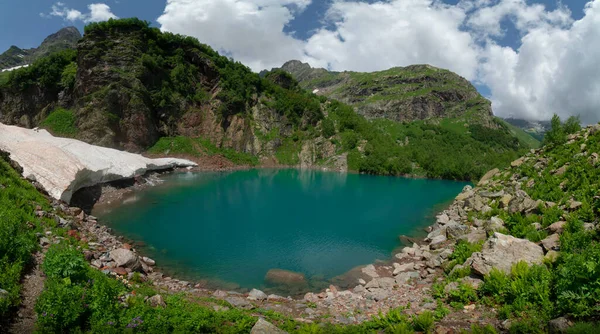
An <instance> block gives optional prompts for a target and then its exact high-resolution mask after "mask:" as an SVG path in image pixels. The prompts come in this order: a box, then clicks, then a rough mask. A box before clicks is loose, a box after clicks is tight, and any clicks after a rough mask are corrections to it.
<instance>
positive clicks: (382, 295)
mask: <svg viewBox="0 0 600 334" xmlns="http://www.w3.org/2000/svg"><path fill="white" fill-rule="evenodd" d="M391 295H392V291H391V290H387V289H372V290H370V293H369V294H368V296H369V297H371V298H373V299H374V300H375V301H381V300H384V299H386V298H388V297H389V296H391Z"/></svg>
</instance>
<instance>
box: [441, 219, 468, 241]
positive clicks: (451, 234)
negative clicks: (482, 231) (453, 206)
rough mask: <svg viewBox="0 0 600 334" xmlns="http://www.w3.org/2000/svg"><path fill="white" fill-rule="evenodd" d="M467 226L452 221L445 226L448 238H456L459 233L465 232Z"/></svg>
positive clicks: (466, 231)
mask: <svg viewBox="0 0 600 334" xmlns="http://www.w3.org/2000/svg"><path fill="white" fill-rule="evenodd" d="M468 232H469V227H468V226H467V225H463V224H459V223H454V224H448V225H447V226H446V235H447V237H448V238H449V239H457V238H458V237H460V236H461V235H464V234H467V233H468Z"/></svg>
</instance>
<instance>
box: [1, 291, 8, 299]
mask: <svg viewBox="0 0 600 334" xmlns="http://www.w3.org/2000/svg"><path fill="white" fill-rule="evenodd" d="M8 295H9V293H8V291H6V290H4V289H0V298H8Z"/></svg>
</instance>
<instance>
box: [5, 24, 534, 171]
mask: <svg viewBox="0 0 600 334" xmlns="http://www.w3.org/2000/svg"><path fill="white" fill-rule="evenodd" d="M59 35H60V34H59ZM49 39H50V40H56V38H49ZM302 66H303V68H305V69H306V66H304V65H302ZM286 68H288V69H289V68H290V66H286ZM315 73H317V74H315ZM322 73H324V72H323V71H321V70H312V69H310V68H308V72H307V74H306V75H305V76H304V75H300V77H301V79H303V80H304V78H305V77H307V78H313V77H314V76H315V75H317V76H320V75H322ZM386 73H387V74H386ZM327 75H333V76H336V78H337V79H335V80H338V79H339V78H342V79H341V81H340V80H338V81H339V82H338V84H340V85H338V86H336V87H338V88H340V89H341V88H343V89H342V90H344V91H348V92H350V91H351V92H355V93H356V94H354V93H353V94H354V95H352V96H354V97H353V98H350V99H349V98H348V96H350V95H348V96H346V95H343V96H342V95H335V94H333V95H331V94H330V95H329V96H333V97H339V98H341V99H342V100H346V101H348V102H350V103H353V104H354V105H355V106H357V105H361V104H364V105H365V108H366V109H364V110H367V109H368V108H371V107H373V106H375V105H376V104H371V102H369V101H370V100H369V99H375V100H378V99H379V100H378V101H385V102H382V103H384V104H386V105H388V104H390V103H391V104H395V105H397V108H396V107H394V108H396V109H394V110H400V109H401V110H404V109H402V108H404V107H402V108H400V107H398V106H399V104H398V103H400V104H406V103H408V104H407V105H410V106H417V105H419V106H420V107H418V108H417V107H415V108H413V109H410V108H412V107H410V108H409V109H410V110H411V111H410V112H408V113H406V112H404V111H402V112H400V113H398V112H396V113H395V114H394V115H392V114H393V113H392V114H389V115H388V116H389V117H388V116H385V117H383V118H376V117H371V116H373V115H376V114H378V113H379V114H380V115H383V114H382V111H381V110H383V109H381V110H380V111H373V112H368V113H365V115H367V116H368V117H367V118H375V119H374V120H372V121H371V120H369V119H367V118H365V117H363V116H361V115H358V114H357V113H356V112H355V111H354V110H353V108H351V107H349V106H348V105H346V104H344V103H342V102H339V101H336V100H332V99H328V98H327V97H325V96H319V95H315V94H313V93H312V92H309V91H306V90H305V89H304V88H302V87H303V86H304V87H306V81H302V82H301V83H300V84H298V82H297V81H296V80H295V79H294V78H293V77H292V76H291V75H290V74H289V73H287V72H285V71H281V70H274V71H270V72H267V73H263V76H259V75H258V74H256V73H253V72H252V71H250V69H248V68H247V67H245V66H244V65H242V64H240V63H238V62H234V61H232V60H230V59H228V58H226V57H223V56H221V55H219V54H218V53H217V52H215V51H214V50H212V49H211V48H210V47H208V46H206V45H203V44H201V43H200V42H198V41H197V40H195V39H193V38H190V37H185V36H180V35H173V34H170V33H163V32H161V31H160V30H158V29H156V28H150V27H149V23H148V22H143V21H140V20H137V19H123V20H110V21H108V22H103V23H93V24H90V25H88V26H87V27H86V28H85V36H84V37H83V38H82V39H81V40H79V42H78V43H77V49H76V50H64V51H61V52H58V53H53V54H51V55H50V56H48V57H44V58H41V59H39V60H38V61H36V62H34V63H32V64H31V66H29V67H27V68H23V69H20V70H16V71H13V72H11V75H10V77H9V78H8V79H7V80H6V81H5V82H3V81H2V80H0V122H3V123H5V124H13V125H19V126H22V127H28V128H32V127H36V126H40V127H43V128H45V129H48V130H49V131H50V132H51V133H53V134H55V135H59V136H68V137H72V138H75V139H79V140H82V141H84V142H87V143H90V144H95V145H100V146H105V147H110V148H117V149H124V150H127V151H131V152H145V151H148V150H149V151H150V152H152V153H153V154H158V155H161V154H165V153H169V154H181V155H185V156H188V157H189V156H194V157H197V156H206V155H209V156H211V155H223V156H225V157H226V158H227V159H229V160H232V161H234V162H236V163H244V164H247V163H252V164H256V163H259V161H262V162H264V163H269V164H283V165H294V166H302V167H312V166H322V167H326V168H333V169H337V170H356V171H361V172H365V173H373V174H391V175H415V174H416V175H421V176H428V177H435V178H439V177H442V178H450V179H471V178H474V177H475V178H477V177H479V176H480V175H481V174H482V173H483V172H485V171H486V170H488V169H489V168H490V167H494V166H502V165H506V164H508V163H509V162H510V161H512V160H513V159H514V158H515V157H516V156H518V154H519V151H520V150H523V149H525V148H528V147H530V144H529V143H528V142H526V141H523V140H522V139H521V138H517V137H518V136H516V135H515V133H513V132H512V131H511V130H510V129H509V128H508V127H506V126H505V125H503V124H502V123H501V122H499V121H498V120H497V119H495V118H493V117H492V116H491V114H490V112H489V103H488V101H487V100H485V99H483V98H481V97H480V96H479V95H478V94H477V92H476V91H475V90H474V89H473V87H472V86H471V85H470V84H469V83H468V82H467V81H466V80H464V79H462V78H459V77H457V76H456V75H454V74H451V73H450V72H448V71H445V70H439V69H434V68H431V67H427V66H415V67H409V68H406V69H391V70H389V71H386V72H381V73H378V74H357V73H350V72H348V73H344V74H339V75H338V74H335V75H334V74H327ZM361 76H363V77H364V78H363V77H361ZM360 78H362V79H361V80H362V81H361V80H358V79H360ZM0 79H2V78H0ZM363 79H364V80H363ZM311 80H312V79H311ZM319 80H321V79H319ZM356 80H358V81H356ZM321 81H322V80H321ZM341 82H345V83H344V84H343V85H341ZM319 87H320V89H323V90H324V91H327V89H328V88H327V87H329V86H327V85H321V84H320V86H319ZM336 89H337V88H336ZM399 89H401V90H405V93H406V94H407V95H406V96H409V97H410V98H409V99H397V98H396V97H398V96H399V95H398V94H395V93H393V92H397V91H398V90H399ZM332 92H333V91H332ZM403 94H404V93H403ZM423 94H425V95H423ZM417 95H418V96H417ZM402 96H404V95H402ZM424 96H425V97H426V98H425V97H424ZM413 97H414V98H413ZM430 97H431V98H430ZM380 98H381V99H380ZM388 98H389V99H388ZM421 98H423V99H424V100H423V99H422V100H419V99H421ZM419 101H421V102H419ZM377 103H379V102H377ZM386 108H387V107H386ZM398 108H400V109H398ZM361 110H362V109H361ZM369 110H370V109H369ZM373 110H375V109H373ZM378 110H379V109H378ZM386 110H387V109H386ZM390 110H391V109H390ZM383 113H387V111H385V112H383ZM415 119H428V120H431V121H428V122H420V123H419V122H413V123H407V122H404V123H402V122H397V121H409V120H415ZM486 129H488V130H489V131H488V130H486ZM433 152H435V154H432V153H433Z"/></svg>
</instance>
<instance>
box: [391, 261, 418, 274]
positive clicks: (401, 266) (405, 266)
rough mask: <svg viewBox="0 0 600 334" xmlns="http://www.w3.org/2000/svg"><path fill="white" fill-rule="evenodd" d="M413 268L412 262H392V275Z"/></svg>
mask: <svg viewBox="0 0 600 334" xmlns="http://www.w3.org/2000/svg"><path fill="white" fill-rule="evenodd" d="M413 269H415V264H414V262H410V263H405V264H398V263H394V275H398V274H399V273H401V272H404V271H410V270H413Z"/></svg>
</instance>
